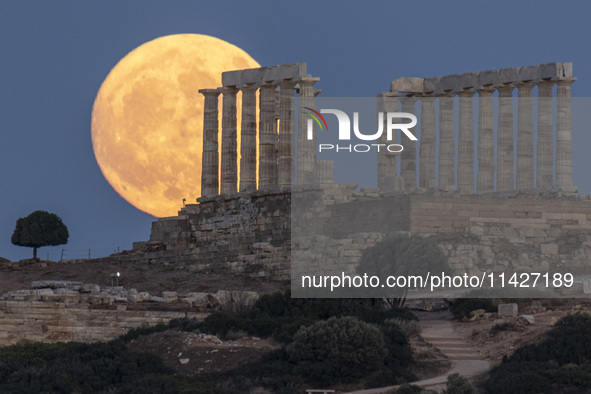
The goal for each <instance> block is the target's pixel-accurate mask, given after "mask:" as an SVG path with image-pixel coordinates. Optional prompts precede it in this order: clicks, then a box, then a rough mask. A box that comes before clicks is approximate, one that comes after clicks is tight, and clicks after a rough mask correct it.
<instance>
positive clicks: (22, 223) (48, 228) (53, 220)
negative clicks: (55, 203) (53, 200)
mask: <svg viewBox="0 0 591 394" xmlns="http://www.w3.org/2000/svg"><path fill="white" fill-rule="evenodd" d="M69 236H70V234H69V233H68V228H67V227H66V225H65V224H64V223H63V222H62V219H61V218H60V217H59V216H57V215H56V214H54V213H49V212H46V211H35V212H33V213H31V214H30V215H29V216H27V217H24V218H20V219H18V220H17V221H16V228H15V229H14V233H13V234H12V239H11V241H12V243H13V244H14V245H17V246H26V247H29V248H33V258H37V248H40V247H43V246H56V245H63V244H65V243H68V237H69Z"/></svg>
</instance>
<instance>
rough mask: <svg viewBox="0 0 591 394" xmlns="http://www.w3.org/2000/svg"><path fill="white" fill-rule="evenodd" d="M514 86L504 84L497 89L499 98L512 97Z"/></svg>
mask: <svg viewBox="0 0 591 394" xmlns="http://www.w3.org/2000/svg"><path fill="white" fill-rule="evenodd" d="M514 89H515V85H514V84H512V83H504V84H502V85H501V86H499V87H498V88H497V90H498V91H499V97H511V96H513V90H514Z"/></svg>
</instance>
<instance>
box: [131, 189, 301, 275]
mask: <svg viewBox="0 0 591 394" xmlns="http://www.w3.org/2000/svg"><path fill="white" fill-rule="evenodd" d="M290 208H291V195H290V193H288V192H279V191H277V192H275V193H269V192H266V193H261V192H252V193H241V194H235V195H231V196H215V197H209V198H201V199H200V203H199V204H194V205H187V206H186V207H184V208H183V209H182V210H181V212H180V214H179V216H177V217H174V218H164V219H160V220H158V221H157V222H154V223H153V225H152V233H151V235H150V241H149V242H146V243H144V242H141V243H140V242H138V243H136V244H134V252H135V253H131V254H127V255H124V256H121V257H120V258H121V259H122V261H146V262H160V263H171V264H176V265H177V266H180V267H186V268H187V269H188V270H191V271H196V272H222V273H224V272H228V273H232V274H246V275H250V276H254V277H269V278H271V279H276V280H281V279H288V278H289V253H290V252H289V251H290V242H291V231H290V221H289V215H290Z"/></svg>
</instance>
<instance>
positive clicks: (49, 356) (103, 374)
mask: <svg viewBox="0 0 591 394" xmlns="http://www.w3.org/2000/svg"><path fill="white" fill-rule="evenodd" d="M173 372H174V371H173V370H172V369H170V368H168V367H165V366H164V364H163V363H162V360H161V359H160V358H158V357H157V356H154V355H151V354H142V353H135V352H131V351H129V350H128V349H127V347H126V346H125V345H124V344H123V343H122V342H119V341H111V342H107V343H93V344H85V343H76V342H70V343H56V344H45V343H34V344H29V345H14V346H8V347H5V348H2V349H0V392H3V393H17V392H18V393H41V392H60V393H73V392H79V393H93V392H112V393H140V392H142V393H176V392H178V390H177V387H176V383H175V379H174V377H173V376H172V374H173Z"/></svg>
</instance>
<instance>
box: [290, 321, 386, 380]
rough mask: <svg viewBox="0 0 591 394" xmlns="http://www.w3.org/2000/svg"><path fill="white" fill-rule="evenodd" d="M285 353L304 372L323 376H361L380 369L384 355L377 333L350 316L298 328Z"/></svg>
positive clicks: (374, 327) (382, 344) (375, 329)
mask: <svg viewBox="0 0 591 394" xmlns="http://www.w3.org/2000/svg"><path fill="white" fill-rule="evenodd" d="M286 350H287V354H288V355H289V358H290V360H292V361H293V362H295V363H297V364H299V365H300V366H303V367H304V368H303V369H305V370H306V371H308V372H310V373H312V374H314V375H316V374H324V375H326V376H327V377H328V376H334V377H347V376H350V377H361V376H363V375H365V374H366V373H368V372H371V371H373V370H375V369H377V368H380V367H381V366H383V364H384V358H385V356H386V350H385V341H384V335H383V333H382V332H381V330H380V329H379V328H378V327H376V326H374V325H370V324H367V323H364V322H362V321H359V320H358V319H356V318H354V317H350V316H348V317H341V318H337V317H332V318H330V319H328V320H326V321H319V322H317V323H315V324H313V325H312V326H310V327H302V328H301V329H300V330H299V331H298V332H297V333H296V335H295V336H294V342H293V343H292V344H290V345H289V346H288V347H287V349H286Z"/></svg>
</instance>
